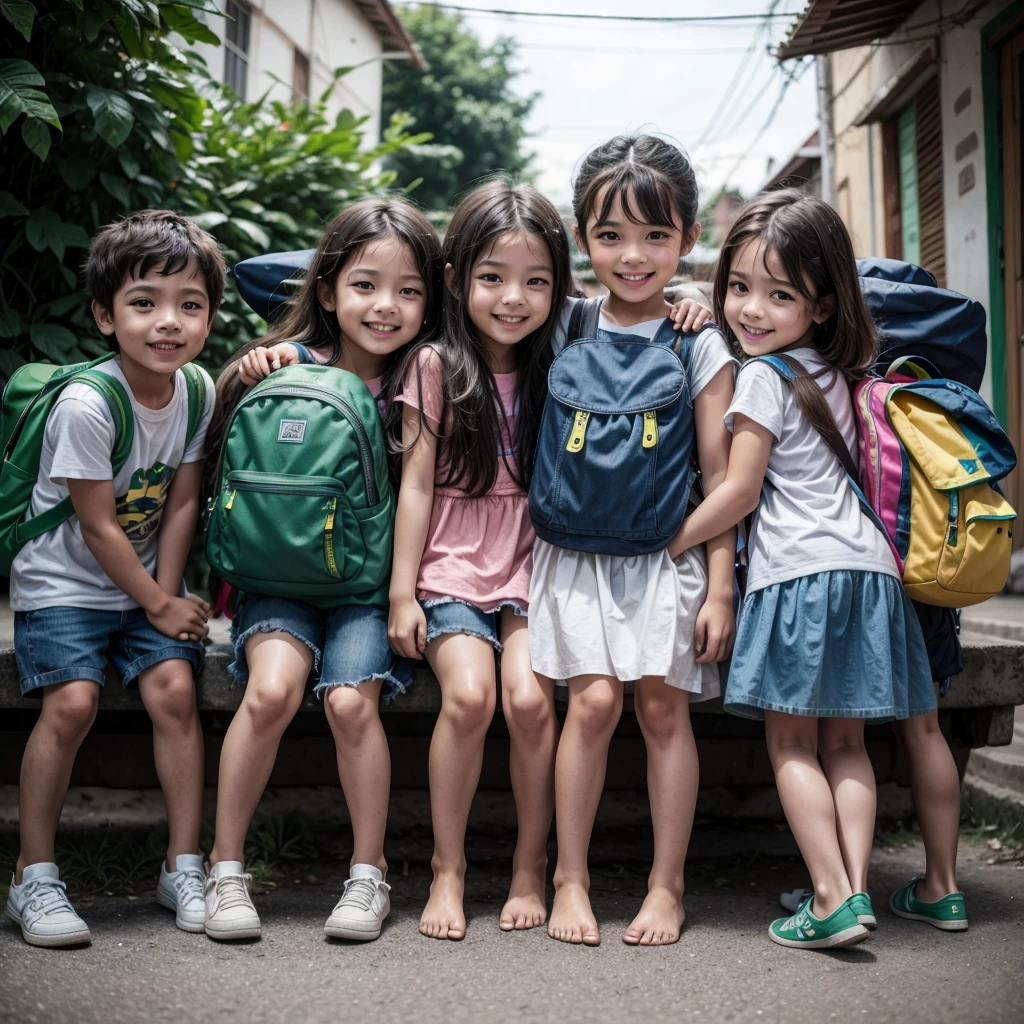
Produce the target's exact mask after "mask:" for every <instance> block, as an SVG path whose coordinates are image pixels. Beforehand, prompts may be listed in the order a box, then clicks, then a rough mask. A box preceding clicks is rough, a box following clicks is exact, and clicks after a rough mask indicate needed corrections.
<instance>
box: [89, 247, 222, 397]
mask: <svg viewBox="0 0 1024 1024" xmlns="http://www.w3.org/2000/svg"><path fill="white" fill-rule="evenodd" d="M162 269H163V267H154V268H152V269H151V270H150V271H149V272H148V273H147V274H146V275H145V276H143V277H130V276H129V277H126V278H125V280H124V282H123V283H122V285H121V287H120V288H118V290H117V291H116V292H115V293H114V298H113V301H112V303H111V308H110V309H109V310H108V309H105V308H104V307H103V306H102V305H101V304H100V303H99V302H97V301H93V304H92V311H93V316H94V317H95V318H96V325H97V326H98V327H99V329H100V330H101V331H102V332H103V333H104V334H105V335H107V336H108V337H110V336H111V335H113V336H114V337H115V338H116V339H117V345H118V348H119V349H120V350H121V364H122V366H124V365H126V364H127V365H129V366H134V367H135V368H137V369H138V370H140V371H143V372H145V373H151V374H155V375H157V376H161V377H162V376H165V375H166V376H167V377H168V378H169V377H170V375H171V374H173V373H174V372H175V370H177V369H178V368H179V367H181V366H184V365H185V363H188V362H191V361H192V360H193V359H195V357H196V356H198V355H199V353H200V352H202V350H203V345H204V343H205V342H206V336H207V335H208V334H209V333H210V325H211V324H212V323H213V315H214V312H215V311H214V310H212V309H211V308H210V298H209V295H208V294H207V291H206V283H205V281H204V279H203V275H202V274H201V273H199V270H198V267H197V266H196V265H195V263H189V264H188V265H187V266H185V267H183V268H182V269H181V270H179V271H178V272H177V273H175V274H167V275H164V274H162V273H161V270H162Z"/></svg>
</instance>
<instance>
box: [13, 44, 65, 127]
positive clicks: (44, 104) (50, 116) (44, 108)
mask: <svg viewBox="0 0 1024 1024" xmlns="http://www.w3.org/2000/svg"><path fill="white" fill-rule="evenodd" d="M45 84H46V82H45V80H44V79H43V76H42V75H41V74H39V72H38V71H37V70H36V69H35V68H34V67H33V66H32V65H31V64H29V62H28V61H27V60H20V59H17V58H10V57H8V58H4V59H3V60H0V133H6V132H7V129H8V128H10V126H11V125H12V124H13V123H14V122H15V121H16V120H17V119H18V118H19V117H20V116H21V115H22V114H28V116H29V117H38V118H39V119H40V120H41V121H46V122H47V123H48V124H52V125H53V126H54V128H60V118H59V117H57V111H56V110H54V109H53V104H52V103H51V102H50V99H49V97H48V96H47V95H46V93H44V92H41V91H40V90H39V89H37V88H36V86H39V85H45Z"/></svg>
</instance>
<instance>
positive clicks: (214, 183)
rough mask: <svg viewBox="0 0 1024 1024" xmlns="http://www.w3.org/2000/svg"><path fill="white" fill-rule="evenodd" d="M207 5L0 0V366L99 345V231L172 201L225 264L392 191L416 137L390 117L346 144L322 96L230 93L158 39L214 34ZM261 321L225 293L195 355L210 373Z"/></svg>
mask: <svg viewBox="0 0 1024 1024" xmlns="http://www.w3.org/2000/svg"><path fill="white" fill-rule="evenodd" d="M203 2H204V0H176V2H165V0H90V2H89V3H83V2H82V0H33V2H32V3H28V2H27V0H23V2H18V0H0V26H2V27H3V32H2V35H0V40H2V41H0V134H2V138H0V237H2V238H3V240H4V241H3V242H0V376H2V375H7V374H9V373H10V372H11V371H13V370H14V369H15V368H16V367H17V366H18V365H20V364H21V363H22V362H23V361H24V360H26V359H40V358H43V359H50V360H52V361H54V362H60V363H68V362H75V361H79V360H84V359H87V358H90V357H92V356H95V355H99V354H101V353H103V352H105V351H107V344H106V342H105V341H104V340H103V339H102V337H101V336H100V334H99V332H98V331H97V330H96V329H95V326H94V324H93V322H92V316H91V315H90V313H89V311H88V307H87V303H86V301H85V296H84V295H83V293H82V291H81V282H80V279H79V274H78V268H79V267H80V266H81V263H82V260H83V257H84V250H85V249H86V248H87V247H88V244H89V239H90V238H91V237H92V236H93V235H94V234H95V233H96V231H97V230H98V229H99V228H100V227H102V226H103V225H104V224H107V223H109V222H110V221H112V220H115V219H116V218H118V217H120V216H124V215H125V214H127V213H129V212H130V211H132V210H137V209H143V208H145V207H162V208H170V209H176V210H180V211H182V212H184V213H189V214H192V215H195V216H196V217H197V219H198V220H199V222H200V223H201V224H203V226H205V227H206V228H207V229H209V230H210V231H211V232H212V233H213V234H214V235H215V236H216V237H217V239H218V240H219V241H220V242H221V243H222V244H223V246H224V249H225V255H226V257H227V259H228V261H229V263H234V262H236V261H237V260H239V259H244V258H245V257H248V256H253V255H257V254H259V253H263V252H269V251H275V250H289V249H302V248H309V247H312V246H314V245H316V243H317V242H318V240H319V236H320V232H321V231H322V229H323V224H324V222H325V221H326V220H328V219H329V218H330V217H331V216H333V215H334V214H335V213H336V212H337V211H338V210H339V209H340V208H341V207H342V206H344V205H346V204H347V203H350V202H352V201H353V200H356V199H358V198H360V197H362V196H365V195H367V194H373V193H377V192H381V191H383V190H384V189H386V188H387V187H388V186H390V185H392V184H393V182H394V181H395V176H396V172H395V171H381V170H380V169H379V168H380V166H381V161H382V160H384V159H386V158H390V157H393V156H395V155H396V154H397V153H398V152H400V151H401V150H402V149H403V148H404V147H406V146H408V145H409V144H411V143H412V144H420V145H421V144H423V143H425V142H427V141H428V139H429V136H428V135H418V136H410V135H408V134H407V133H406V132H405V131H404V125H405V124H406V123H407V119H406V118H401V117H397V118H394V119H392V121H391V124H390V126H389V127H388V128H387V130H386V131H385V133H384V138H383V140H382V141H381V143H380V144H379V145H378V146H376V147H375V148H372V149H363V148H360V147H361V144H362V141H363V131H362V125H363V123H364V121H365V118H358V117H357V116H356V115H355V114H353V113H352V111H351V110H342V111H341V112H340V113H339V114H338V115H337V116H336V117H335V118H333V119H330V118H329V116H328V114H327V106H326V103H327V100H328V98H329V94H330V90H328V92H327V93H325V94H324V95H323V96H321V97H320V98H319V99H318V100H315V101H313V102H311V103H306V102H301V103H295V104H284V103H280V102H277V101H271V100H270V99H269V98H268V97H267V96H263V97H261V98H260V99H258V100H256V101H255V102H253V103H244V102H242V101H241V100H240V99H239V98H238V97H237V96H235V95H234V93H232V92H231V91H230V90H228V89H226V88H225V87H224V86H221V85H219V84H218V83H216V82H213V81H212V80H211V79H210V77H209V75H208V74H207V73H206V71H205V68H204V66H203V65H202V62H201V61H200V59H199V58H198V57H197V56H196V55H195V54H194V53H191V52H189V51H186V52H184V53H183V52H181V51H180V50H178V49H177V48H175V47H174V46H173V45H172V44H171V43H170V41H169V38H168V37H169V35H170V32H171V30H172V29H173V30H174V31H176V32H177V33H179V34H180V35H181V36H183V37H184V38H185V40H186V41H187V42H189V43H192V42H195V41H202V42H213V43H216V42H217V41H218V40H217V37H216V36H215V35H214V34H213V33H212V32H211V31H210V29H209V28H208V27H207V26H206V25H205V24H204V23H203V22H201V21H199V20H198V19H197V18H196V16H195V13H194V10H196V9H199V8H202V6H203ZM3 19H6V21H4V20H3ZM346 70H347V69H340V70H339V71H338V72H337V73H336V76H335V77H336V78H338V77H340V76H341V75H343V74H344V73H345V71H346ZM197 83H198V84H199V87H197ZM260 324H261V321H259V319H258V318H257V317H255V315H254V314H252V313H250V312H249V311H248V309H247V308H246V307H245V306H244V304H243V303H242V301H241V299H240V298H239V296H238V295H237V293H236V292H235V290H234V288H232V287H231V286H230V285H229V287H228V289H227V293H226V295H225V301H224V304H223V306H222V307H221V312H220V314H219V315H218V318H217V320H216V322H215V324H214V328H213V332H212V334H211V338H210V341H209V342H208V344H207V348H206V351H205V353H204V356H203V362H205V363H206V365H207V366H208V367H210V368H211V369H216V368H218V367H219V366H221V365H222V364H223V363H224V362H225V361H226V360H227V359H228V358H229V356H230V355H231V354H232V352H233V351H234V349H235V348H236V347H237V346H238V344H240V343H241V342H242V341H247V340H249V339H250V338H251V337H252V336H253V333H254V331H256V330H258V329H259V326H260Z"/></svg>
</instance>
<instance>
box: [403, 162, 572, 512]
mask: <svg viewBox="0 0 1024 1024" xmlns="http://www.w3.org/2000/svg"><path fill="white" fill-rule="evenodd" d="M518 232H522V233H524V234H526V235H527V236H531V237H533V238H536V239H538V240H539V241H541V242H543V243H544V245H546V246H547V249H548V253H549V254H550V257H551V267H552V270H553V274H552V278H553V279H552V281H551V311H550V312H549V313H548V316H547V319H546V320H545V321H544V323H543V324H542V325H541V326H540V327H539V328H538V329H537V330H536V331H534V332H533V333H532V334H529V335H527V336H526V337H525V338H524V339H523V340H522V341H520V342H519V343H518V344H517V345H516V346H515V349H514V351H515V358H516V372H517V379H516V402H517V405H518V408H519V411H518V414H517V416H516V423H515V428H514V430H513V431H512V445H513V447H514V449H515V451H516V456H515V458H514V460H513V462H511V463H510V461H509V458H508V456H507V455H506V454H505V445H504V444H502V443H501V436H502V434H501V426H502V423H501V420H500V419H499V417H501V418H502V419H504V417H505V413H504V408H503V406H502V404H501V399H500V396H499V394H498V386H497V383H496V382H495V380H494V374H493V373H492V372H491V370H490V367H489V366H488V364H487V359H486V355H485V352H484V346H483V343H482V341H481V340H480V336H479V332H478V330H477V328H476V326H475V325H474V323H473V321H472V319H471V318H470V315H469V310H468V306H467V303H466V302H465V299H466V297H467V296H468V295H469V291H470V288H471V286H472V281H473V268H474V267H475V266H476V264H477V263H478V262H479V261H480V260H481V259H484V258H486V256H487V254H488V253H489V252H490V251H491V250H492V249H493V247H494V244H495V242H497V240H498V239H499V238H500V237H501V236H502V235H507V234H509V233H518ZM442 261H443V263H445V264H446V265H447V264H451V266H452V268H453V269H454V272H455V273H454V281H453V289H452V290H451V291H449V290H448V289H445V294H444V313H443V328H442V331H443V337H442V341H441V343H440V344H438V345H436V346H435V349H436V351H437V353H438V355H439V356H440V359H441V367H442V381H443V388H444V392H443V398H442V406H441V425H440V435H439V436H440V441H441V445H440V449H441V450H440V453H439V456H438V464H439V466H441V467H442V469H441V472H442V473H443V474H444V480H443V481H440V482H439V484H438V486H443V487H456V488H458V489H460V490H462V491H465V492H466V493H467V494H468V495H469V496H470V497H482V496H483V495H485V494H486V493H487V492H488V491H489V490H490V489H491V487H493V486H494V482H495V479H496V478H497V474H498V458H499V455H498V453H499V450H500V451H501V456H500V457H501V459H502V461H503V462H504V463H505V466H506V468H507V469H508V471H509V473H510V474H511V476H512V478H513V479H514V480H515V481H516V482H517V483H518V484H519V485H520V486H521V487H522V488H523V489H524V490H527V489H529V486H530V478H531V476H532V474H533V462H534V450H535V448H536V446H537V434H538V432H539V429H540V416H541V412H542V411H543V407H544V399H545V396H546V395H547V368H548V365H549V363H550V354H549V353H550V350H551V340H552V337H553V335H554V332H555V327H556V326H557V324H558V319H559V317H560V316H561V314H562V309H563V307H564V305H565V299H566V298H567V297H568V295H569V291H570V289H571V288H572V272H571V269H570V263H569V239H568V236H567V235H566V232H565V225H564V224H563V223H562V218H561V217H560V216H559V214H558V211H557V210H556V209H555V208H554V206H552V204H551V203H550V202H549V201H548V200H547V199H545V198H544V196H542V195H541V194H540V193H539V192H537V190H536V189H534V188H531V187H530V186H529V185H513V184H512V183H511V182H510V181H507V180H505V179H502V178H497V179H492V180H491V181H488V182H485V183H484V184H483V185H480V186H479V187H478V188H476V189H474V190H473V191H472V192H471V193H470V194H469V195H468V196H466V198H465V199H463V200H462V202H461V203H459V206H458V208H457V209H456V210H455V213H454V215H453V216H452V220H451V224H450V225H449V226H448V231H447V233H446V234H445V239H444V251H443V254H442ZM422 347H423V345H422V344H421V345H419V346H417V347H416V348H413V349H411V350H410V351H409V352H408V353H407V354H406V356H405V358H404V359H403V361H402V367H401V372H400V374H397V373H396V379H398V378H399V377H401V378H402V379H404V377H405V375H406V374H407V373H409V372H415V373H416V374H417V375H418V374H419V373H420V362H419V355H420V353H421V352H422ZM389 415H390V416H396V417H397V416H398V414H397V413H396V412H391V413H389ZM398 418H400V417H398ZM424 423H426V419H425V418H424V417H423V410H422V408H421V409H420V425H421V429H422V425H423V424H424ZM427 427H428V429H430V425H429V423H428V424H427ZM505 428H506V430H507V428H508V423H507V420H506V421H505ZM391 436H394V432H391Z"/></svg>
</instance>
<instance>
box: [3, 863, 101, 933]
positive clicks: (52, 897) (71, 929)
mask: <svg viewBox="0 0 1024 1024" xmlns="http://www.w3.org/2000/svg"><path fill="white" fill-rule="evenodd" d="M5 912H6V914H7V916H8V917H9V918H10V919H11V920H12V921H13V922H14V923H15V924H18V925H21V935H22V938H23V939H24V940H25V941H26V942H27V943H28V944H29V945H30V946H46V947H55V946H80V945H82V944H84V943H87V942H92V935H91V934H90V932H89V926H88V925H87V924H86V923H85V922H84V921H83V920H82V919H81V918H80V917H79V916H78V915H77V914H76V913H75V908H74V907H72V906H71V902H70V901H69V900H68V895H67V893H66V892H65V886H64V883H63V882H62V881H61V880H60V872H59V871H58V870H57V865H56V864H47V863H40V864H29V865H28V867H26V868H25V870H24V871H23V872H22V873H21V885H15V884H14V879H13V878H12V879H11V888H10V891H9V892H8V893H7V906H6V908H5Z"/></svg>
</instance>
